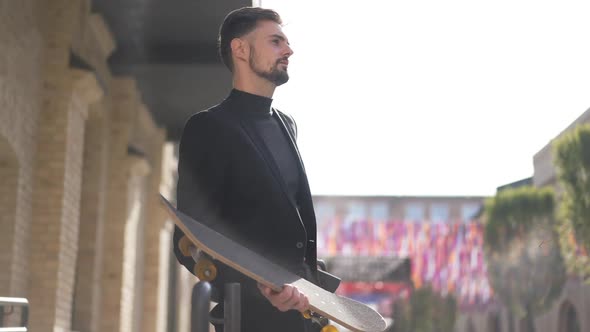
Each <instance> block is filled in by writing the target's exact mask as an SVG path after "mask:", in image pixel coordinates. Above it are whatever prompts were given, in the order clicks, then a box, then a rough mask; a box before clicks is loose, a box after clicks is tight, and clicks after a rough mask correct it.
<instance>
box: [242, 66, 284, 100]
mask: <svg viewBox="0 0 590 332" xmlns="http://www.w3.org/2000/svg"><path fill="white" fill-rule="evenodd" d="M233 87H234V89H238V90H241V91H244V92H248V93H251V94H253V95H258V96H263V97H266V98H272V95H273V94H274V92H275V89H276V87H277V86H276V85H274V84H273V83H272V82H270V81H268V80H267V79H265V78H262V77H260V76H258V75H256V74H254V73H252V72H250V73H248V75H242V74H241V73H240V71H238V70H236V73H235V74H234V76H233Z"/></svg>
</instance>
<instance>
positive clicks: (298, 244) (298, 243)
mask: <svg viewBox="0 0 590 332" xmlns="http://www.w3.org/2000/svg"><path fill="white" fill-rule="evenodd" d="M295 246H296V247H297V249H301V248H303V242H297V244H296V245H295Z"/></svg>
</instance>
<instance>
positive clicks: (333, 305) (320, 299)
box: [161, 196, 387, 332]
mask: <svg viewBox="0 0 590 332" xmlns="http://www.w3.org/2000/svg"><path fill="white" fill-rule="evenodd" d="M161 199H162V203H163V204H164V206H165V207H166V210H167V212H168V214H169V215H170V217H171V218H172V219H173V220H174V223H175V224H176V225H177V226H178V227H179V228H180V230H182V232H183V233H184V234H185V236H187V237H188V239H189V240H190V241H191V242H192V243H193V244H194V245H195V246H196V247H197V248H199V249H200V250H202V251H203V252H205V253H207V254H208V255H209V256H211V257H212V258H213V259H214V260H218V261H220V262H222V263H224V264H226V265H228V266H230V267H231V268H233V269H235V270H237V271H239V272H241V273H243V274H244V275H246V276H248V277H249V278H252V279H254V280H255V281H257V282H259V283H261V284H263V285H265V286H267V287H270V288H271V289H272V290H274V291H277V292H278V291H281V289H282V288H283V286H284V285H287V284H290V285H293V286H295V287H297V288H298V289H299V290H300V291H302V292H303V293H304V294H306V295H307V297H308V299H309V304H310V309H311V311H312V312H313V314H314V315H320V316H321V317H324V318H327V319H330V320H332V321H334V322H336V323H338V324H340V325H342V326H343V327H345V328H348V329H350V330H352V331H356V332H383V331H385V329H386V328H387V324H386V322H385V320H384V319H383V317H382V316H381V315H380V314H379V313H378V312H377V311H375V310H373V309H372V308H371V307H369V306H367V305H365V304H363V303H361V302H358V301H355V300H352V299H349V298H347V297H344V296H340V295H337V294H334V293H330V292H328V291H326V290H324V289H323V288H321V287H319V286H317V285H315V284H313V283H311V282H309V281H307V280H305V279H303V278H301V277H300V276H298V275H296V274H295V273H292V272H290V271H288V270H286V269H284V268H283V267H281V266H279V265H277V264H275V263H273V262H271V261H270V260H268V259H266V258H265V257H263V256H261V255H259V254H257V253H255V252H254V251H252V250H250V249H248V248H245V247H244V246H242V245H240V244H238V243H237V242H234V241H233V240H231V239H229V238H227V237H225V236H223V235H222V234H220V233H218V232H216V231H214V230H212V229H211V228H209V227H207V226H205V225H204V224H202V223H200V222H198V221H196V220H194V219H192V218H191V217H189V216H187V215H185V214H184V213H182V212H180V211H178V210H177V209H176V208H175V207H174V206H172V204H170V202H168V200H166V198H164V197H163V196H161Z"/></svg>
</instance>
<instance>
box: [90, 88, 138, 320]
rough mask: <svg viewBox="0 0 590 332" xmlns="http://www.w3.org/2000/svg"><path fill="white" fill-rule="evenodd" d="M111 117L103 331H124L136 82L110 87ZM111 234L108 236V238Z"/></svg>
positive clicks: (136, 95)
mask: <svg viewBox="0 0 590 332" xmlns="http://www.w3.org/2000/svg"><path fill="white" fill-rule="evenodd" d="M111 89H112V90H111V91H112V103H113V104H112V116H111V120H110V140H111V141H110V152H109V161H108V163H109V165H108V168H109V177H108V183H107V196H106V197H107V199H106V215H105V221H104V234H105V235H106V236H105V237H104V245H103V248H104V252H103V255H102V257H103V260H102V266H103V270H102V278H101V289H102V294H103V297H102V299H101V315H102V317H103V318H106V319H101V321H100V329H99V330H100V331H121V330H120V326H121V324H122V317H121V314H122V312H123V311H126V310H127V308H125V309H124V308H123V307H124V306H123V303H124V302H125V301H127V299H125V298H124V296H125V294H123V293H122V289H123V264H124V257H125V245H126V243H125V228H126V224H127V219H128V208H129V202H128V195H129V192H130V189H131V188H130V186H129V178H130V176H131V165H132V164H133V162H132V158H130V157H129V154H128V147H129V141H130V137H131V133H132V130H133V126H134V122H135V116H136V113H137V109H138V107H139V96H138V91H137V87H136V85H135V82H134V81H133V80H132V79H128V78H117V79H114V80H113V84H112V85H111ZM107 234H108V235H107Z"/></svg>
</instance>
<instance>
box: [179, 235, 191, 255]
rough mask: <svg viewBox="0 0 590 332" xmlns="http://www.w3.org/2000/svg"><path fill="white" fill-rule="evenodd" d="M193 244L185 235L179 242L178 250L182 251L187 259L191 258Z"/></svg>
mask: <svg viewBox="0 0 590 332" xmlns="http://www.w3.org/2000/svg"><path fill="white" fill-rule="evenodd" d="M192 245H193V244H192V242H191V240H189V239H188V237H186V235H183V236H182V237H181V238H180V240H179V241H178V249H180V252H181V253H182V254H183V255H184V256H185V257H190V256H191V250H190V246H192Z"/></svg>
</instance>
